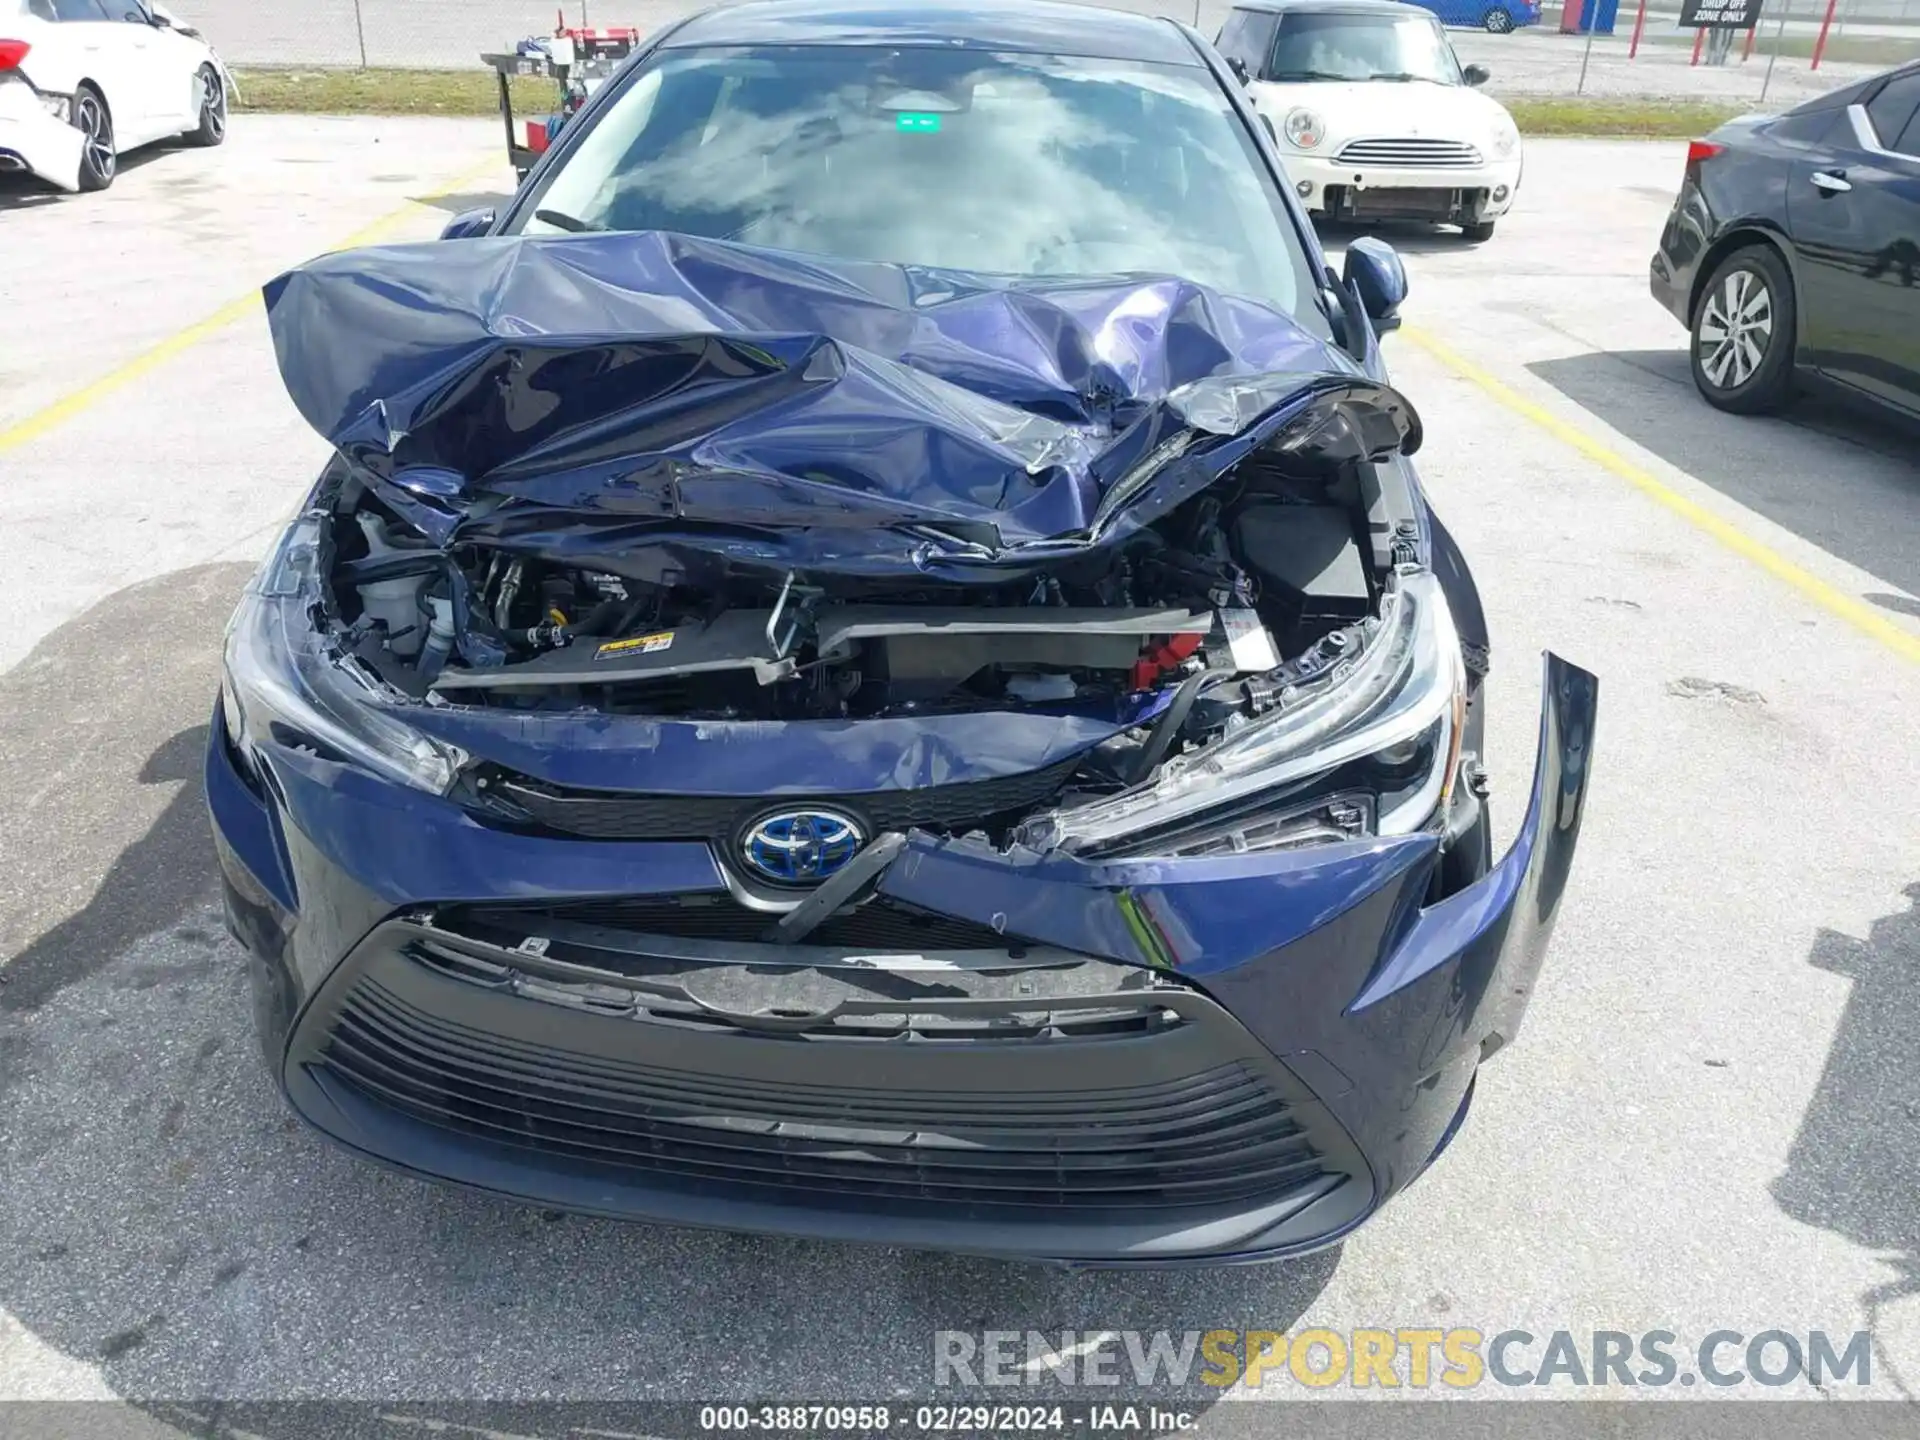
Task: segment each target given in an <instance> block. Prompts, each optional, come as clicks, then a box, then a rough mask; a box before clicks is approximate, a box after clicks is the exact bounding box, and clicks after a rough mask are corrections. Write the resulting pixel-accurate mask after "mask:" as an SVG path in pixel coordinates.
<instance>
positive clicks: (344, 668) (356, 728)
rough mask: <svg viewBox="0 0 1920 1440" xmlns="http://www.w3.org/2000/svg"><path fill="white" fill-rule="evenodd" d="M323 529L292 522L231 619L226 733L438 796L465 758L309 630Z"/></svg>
mask: <svg viewBox="0 0 1920 1440" xmlns="http://www.w3.org/2000/svg"><path fill="white" fill-rule="evenodd" d="M325 525H326V517H325V516H324V515H319V514H308V515H303V516H301V517H300V519H298V520H297V521H295V522H294V524H293V526H292V528H291V529H289V530H288V531H287V533H286V535H285V537H284V538H283V539H282V540H281V542H280V545H279V547H278V549H276V550H275V552H274V554H273V556H272V558H271V559H269V560H268V561H267V563H266V564H265V565H264V566H262V567H261V570H260V573H259V575H258V576H256V577H255V579H254V582H253V584H252V585H250V586H249V587H248V589H247V593H246V595H245V597H244V598H242V600H241V602H240V608H239V609H238V610H236V611H235V612H234V617H233V623H232V624H231V625H230V626H229V627H228V629H227V663H226V683H225V687H224V689H223V692H222V698H221V704H222V705H223V706H224V707H225V716H226V724H227V729H228V733H229V734H230V735H232V736H233V738H234V739H235V740H236V741H239V740H242V739H245V740H247V741H250V742H253V743H256V744H257V743H259V742H261V741H263V740H268V739H271V740H272V741H274V742H275V743H278V744H281V745H289V746H302V745H304V746H307V747H309V748H312V749H315V750H317V751H319V752H321V753H322V754H327V755H331V756H333V757H335V758H338V759H341V760H344V761H347V762H350V763H353V764H357V765H361V766H364V767H365V768H366V769H368V770H371V771H373V772H374V773H376V774H378V775H381V776H384V777H385V778H387V779H389V780H392V781H395V782H396V783H398V784H401V785H410V786H412V787H414V788H415V789H418V790H427V791H431V792H432V793H434V794H436V795H441V794H445V793H446V792H447V790H448V789H450V788H451V787H452V785H453V782H454V780H455V778H456V777H457V776H458V774H459V771H460V767H461V766H462V765H464V764H465V763H466V760H467V756H466V754H465V752H464V751H462V750H460V749H459V748H458V747H456V746H453V745H448V744H446V743H444V742H442V741H439V740H435V739H433V738H431V737H430V736H426V735H423V734H421V733H420V732H419V731H418V730H415V729H414V728H413V727H412V726H411V725H409V724H407V723H406V721H405V719H404V718H402V717H401V716H400V715H399V714H397V713H396V711H397V710H398V709H399V706H398V705H397V704H396V703H395V702H394V701H393V700H392V699H390V698H389V696H388V694H387V692H386V690H385V688H384V687H383V686H382V685H381V683H380V682H379V681H378V680H377V679H376V678H375V677H374V676H372V675H371V674H369V673H368V672H367V671H366V670H364V669H363V668H362V667H361V666H360V665H359V663H358V662H357V661H353V660H350V659H347V658H346V657H344V656H343V655H341V654H340V653H339V651H338V650H337V649H336V648H335V646H334V645H333V644H332V642H331V641H330V640H328V639H327V638H326V637H325V636H323V635H322V634H321V633H320V632H319V631H318V630H317V629H315V628H314V625H313V621H312V610H313V607H314V606H315V605H316V604H317V603H318V602H319V598H320V576H319V567H320V540H321V536H322V535H323V533H324V530H325Z"/></svg>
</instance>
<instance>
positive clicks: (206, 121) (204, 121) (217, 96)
mask: <svg viewBox="0 0 1920 1440" xmlns="http://www.w3.org/2000/svg"><path fill="white" fill-rule="evenodd" d="M200 88H201V92H202V93H201V97H200V135H201V138H202V139H204V140H205V141H206V143H208V144H209V145H218V144H219V143H220V142H221V141H222V140H224V139H226V136H227V87H226V86H225V85H223V84H222V83H221V81H220V77H219V76H218V75H216V74H214V73H213V71H211V70H202V71H201V72H200Z"/></svg>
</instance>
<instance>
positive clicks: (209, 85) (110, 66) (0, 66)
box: [0, 0, 232, 190]
mask: <svg viewBox="0 0 1920 1440" xmlns="http://www.w3.org/2000/svg"><path fill="white" fill-rule="evenodd" d="M231 83H232V79H231V77H230V76H229V75H228V73H227V69H226V66H225V65H223V64H222V63H221V61H220V57H219V56H218V55H216V54H215V53H214V52H213V47H212V46H210V45H208V44H207V42H206V41H205V40H203V39H201V38H200V36H199V35H198V34H197V33H195V32H194V31H193V30H192V29H190V28H188V27H187V26H185V25H182V24H181V23H180V22H179V21H178V20H177V19H175V18H174V16H173V15H172V14H171V13H170V12H168V11H167V10H166V9H165V8H163V7H162V6H159V5H155V4H152V3H150V0H0V171H9V170H11V171H21V170H27V171H31V172H32V173H33V174H35V175H38V176H40V177H41V178H42V179H44V180H49V181H51V182H53V184H55V185H57V186H59V187H60V188H61V189H63V190H104V189H106V188H107V186H109V185H111V184H112V183H113V177H114V173H115V171H117V170H118V169H119V163H120V158H119V157H120V156H122V155H124V154H126V153H127V151H129V150H134V149H137V148H139V147H140V146H142V145H150V144H152V143H153V142H154V141H156V140H165V139H169V138H171V137H173V136H176V135H184V136H186V137H187V138H188V140H190V141H191V142H193V143H195V144H199V145H218V144H219V143H220V142H221V141H222V140H224V139H226V136H227V89H228V86H229V85H230V84H231Z"/></svg>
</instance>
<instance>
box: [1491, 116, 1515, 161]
mask: <svg viewBox="0 0 1920 1440" xmlns="http://www.w3.org/2000/svg"><path fill="white" fill-rule="evenodd" d="M1519 148H1520V132H1519V131H1518V130H1516V129H1515V128H1514V126H1513V122H1512V121H1510V120H1502V121H1501V122H1500V123H1499V124H1497V125H1495V126H1494V127H1493V153H1494V154H1495V155H1497V156H1499V157H1500V158H1501V159H1502V160H1504V159H1506V158H1507V157H1508V156H1509V155H1511V154H1513V152H1514V151H1516V150H1518V149H1519Z"/></svg>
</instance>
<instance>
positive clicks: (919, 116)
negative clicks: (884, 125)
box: [893, 110, 940, 135]
mask: <svg viewBox="0 0 1920 1440" xmlns="http://www.w3.org/2000/svg"><path fill="white" fill-rule="evenodd" d="M893 128H894V129H896V130H900V131H903V132H905V133H907V134H910V135H933V134H937V133H938V132H939V129H940V117H939V116H938V115H934V114H932V113H930V112H928V111H924V110H902V111H901V112H900V113H899V114H898V115H896V116H894V117H893Z"/></svg>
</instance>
